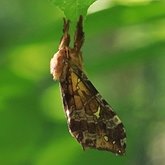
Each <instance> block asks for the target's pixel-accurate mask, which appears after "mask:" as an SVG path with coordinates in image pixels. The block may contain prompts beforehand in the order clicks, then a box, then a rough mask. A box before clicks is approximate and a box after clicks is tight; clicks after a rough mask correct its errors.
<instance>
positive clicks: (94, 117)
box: [60, 65, 126, 155]
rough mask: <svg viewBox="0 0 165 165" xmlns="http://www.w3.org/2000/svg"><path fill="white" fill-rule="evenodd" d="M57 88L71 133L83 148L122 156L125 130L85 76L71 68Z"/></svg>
mask: <svg viewBox="0 0 165 165" xmlns="http://www.w3.org/2000/svg"><path fill="white" fill-rule="evenodd" d="M60 84H61V91H62V96H63V102H64V107H65V111H66V115H67V119H68V125H69V130H70V133H71V134H72V135H73V136H74V137H75V138H76V139H77V140H78V142H79V143H81V145H82V146H83V148H84V149H85V148H88V147H90V148H97V149H100V150H107V151H112V152H114V153H117V154H120V155H123V154H124V153H125V148H126V134H125V129H124V126H123V124H122V122H121V120H120V119H119V117H118V116H117V115H116V113H115V112H113V111H112V108H111V107H110V106H109V105H108V103H107V102H106V101H105V100H104V99H102V97H101V96H100V94H99V93H98V91H97V90H96V88H95V87H94V86H93V84H92V83H91V82H90V81H89V80H88V78H87V76H86V75H85V74H84V73H83V72H82V71H81V70H80V69H79V68H78V67H76V66H75V65H70V67H69V68H68V72H67V76H66V79H65V80H64V81H60Z"/></svg>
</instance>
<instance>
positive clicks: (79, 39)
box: [74, 15, 84, 52]
mask: <svg viewBox="0 0 165 165" xmlns="http://www.w3.org/2000/svg"><path fill="white" fill-rule="evenodd" d="M83 42H84V32H83V16H82V15H80V17H79V20H78V22H77V29H76V32H75V36H74V49H75V50H76V51H77V52H79V51H80V49H81V47H82V45H83Z"/></svg>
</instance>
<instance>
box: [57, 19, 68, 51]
mask: <svg viewBox="0 0 165 165" xmlns="http://www.w3.org/2000/svg"><path fill="white" fill-rule="evenodd" d="M63 20H64V25H63V36H62V38H61V41H60V44H59V47H58V49H59V50H60V49H62V48H64V47H66V46H69V43H70V35H69V26H70V21H69V20H66V19H65V18H64V19H63Z"/></svg>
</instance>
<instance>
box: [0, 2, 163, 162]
mask: <svg viewBox="0 0 165 165" xmlns="http://www.w3.org/2000/svg"><path fill="white" fill-rule="evenodd" d="M63 2H64V1H57V0H56V1H54V4H55V5H53V4H52V3H50V2H48V1H45V0H44V1H32V0H29V1H21V0H15V1H14V3H13V2H10V0H9V1H5V0H2V1H1V2H0V11H1V15H0V25H1V26H0V33H1V34H0V36H1V37H0V43H1V44H0V54H1V56H0V75H1V78H0V91H1V95H0V164H2V165H23V164H28V165H45V164H46V165H53V164H57V165H58V164H60V165H69V164H72V165H76V164H79V165H81V164H95V165H100V163H102V164H116V165H117V164H118V165H121V164H122V165H129V164H143V165H148V164H159V165H162V164H164V162H165V160H164V154H165V151H164V137H165V132H164V130H165V122H164V121H165V117H164V116H165V111H164V109H165V102H164V98H165V85H164V84H165V56H164V52H165V30H164V29H165V21H164V20H165V19H164V18H165V6H164V3H163V2H161V1H160V2H158V1H157V2H154V1H152V2H148V3H142V2H139V3H132V4H131V5H128V4H127V5H123V3H122V1H118V3H113V5H109V6H107V9H105V10H100V11H99V12H96V13H92V14H89V15H87V18H86V21H85V23H84V25H85V37H86V38H85V43H84V46H83V58H84V68H85V71H86V72H87V75H88V77H89V79H90V80H91V81H92V82H93V84H94V85H95V86H96V88H97V89H98V90H99V91H100V93H101V94H102V96H103V97H104V98H105V99H106V100H107V101H108V102H110V104H111V105H112V106H113V107H114V109H116V110H115V111H116V112H117V114H118V115H119V116H120V118H121V119H122V121H123V123H124V124H125V127H126V131H127V144H128V145H127V154H126V156H123V157H119V156H115V155H113V154H112V153H109V152H102V151H95V150H86V151H83V150H82V148H81V146H80V145H79V144H78V143H77V142H76V141H75V140H74V139H73V138H72V137H71V136H70V134H69V132H68V130H67V123H66V119H65V116H64V113H63V107H62V103H61V96H60V91H59V86H58V82H54V81H53V80H52V76H51V75H50V73H49V61H50V59H51V57H52V56H53V54H54V53H55V52H56V51H57V48H58V43H59V40H60V37H61V34H62V18H63V16H64V15H63V13H61V11H60V10H59V9H58V7H59V6H60V8H63V10H64V12H65V15H66V17H68V18H70V19H71V20H73V21H75V20H77V18H76V17H77V15H78V14H80V13H82V14H83V15H84V16H85V13H86V11H87V8H88V7H89V5H90V4H92V2H93V1H78V0H77V1H76V2H78V3H79V2H80V3H79V4H81V5H80V6H79V7H77V6H76V5H75V4H74V6H73V8H74V9H72V7H70V9H68V7H66V6H65V5H63ZM66 2H67V4H66V5H69V3H70V2H71V1H66ZM74 2H75V1H74ZM119 2H121V3H119ZM123 2H124V0H123ZM71 9H72V10H71ZM75 10H77V15H76V14H75V15H74V11H75Z"/></svg>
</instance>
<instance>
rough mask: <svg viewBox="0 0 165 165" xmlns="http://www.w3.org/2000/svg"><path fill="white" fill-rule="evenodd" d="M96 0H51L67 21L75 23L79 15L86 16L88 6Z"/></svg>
mask: <svg viewBox="0 0 165 165" xmlns="http://www.w3.org/2000/svg"><path fill="white" fill-rule="evenodd" d="M95 1H96V0H53V2H54V4H55V5H56V6H58V7H59V8H60V9H61V10H62V11H63V12H64V14H65V16H66V17H67V18H68V19H71V20H72V21H76V20H77V19H78V17H79V16H80V15H83V16H84V17H85V16H86V14H87V10H88V8H89V6H90V5H91V4H92V3H93V2H95Z"/></svg>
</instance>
